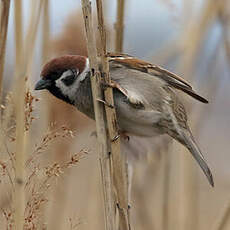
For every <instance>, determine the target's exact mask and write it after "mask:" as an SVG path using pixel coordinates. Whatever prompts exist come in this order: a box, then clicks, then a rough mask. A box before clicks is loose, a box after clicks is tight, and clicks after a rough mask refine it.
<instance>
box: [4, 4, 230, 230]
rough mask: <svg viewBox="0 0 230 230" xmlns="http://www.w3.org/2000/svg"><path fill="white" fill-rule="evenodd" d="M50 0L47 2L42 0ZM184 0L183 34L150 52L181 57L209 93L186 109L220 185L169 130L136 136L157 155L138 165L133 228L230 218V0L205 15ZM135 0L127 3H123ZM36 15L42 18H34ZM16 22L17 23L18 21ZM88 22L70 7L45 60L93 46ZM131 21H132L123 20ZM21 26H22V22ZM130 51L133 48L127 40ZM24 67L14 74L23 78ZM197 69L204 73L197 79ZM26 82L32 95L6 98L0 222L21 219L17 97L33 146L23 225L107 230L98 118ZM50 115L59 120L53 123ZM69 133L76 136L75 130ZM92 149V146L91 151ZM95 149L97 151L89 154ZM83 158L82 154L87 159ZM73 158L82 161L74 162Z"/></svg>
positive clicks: (219, 225)
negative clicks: (215, 31)
mask: <svg viewBox="0 0 230 230" xmlns="http://www.w3.org/2000/svg"><path fill="white" fill-rule="evenodd" d="M18 2H20V1H17V3H18ZM38 2H39V3H40V2H42V1H38ZM47 2H48V1H44V2H43V4H44V5H45V4H47ZM159 2H160V1H159ZM182 2H183V4H184V7H183V11H184V12H187V13H184V14H183V17H182V16H181V21H183V23H181V24H183V25H180V26H181V28H182V29H181V34H178V35H177V37H176V39H173V40H170V41H169V42H168V44H165V45H164V47H160V49H159V50H158V51H156V50H153V52H152V53H153V54H154V55H152V60H153V62H155V63H157V64H162V65H165V63H170V61H172V60H174V59H178V61H179V64H178V65H179V68H178V70H177V72H178V73H183V76H184V77H186V78H188V79H189V80H190V82H194V84H195V85H196V86H197V87H196V88H198V86H199V90H200V92H203V95H208V97H209V100H210V104H209V105H208V106H201V105H199V104H196V105H195V103H194V104H193V103H191V104H189V106H187V110H188V111H189V115H190V116H189V117H190V125H191V127H192V130H193V132H194V136H195V137H196V139H197V140H198V142H199V144H200V145H201V149H202V150H203V152H204V154H205V156H206V158H207V160H208V162H209V163H210V165H211V168H212V169H213V173H214V179H215V182H216V187H215V188H214V189H212V188H210V187H209V186H208V185H207V183H206V181H205V179H204V178H203V177H202V174H201V173H200V171H199V169H198V167H197V166H196V165H195V163H194V161H193V160H192V159H191V157H190V155H189V154H187V152H186V151H185V149H184V148H183V147H181V146H179V145H178V144H177V143H171V141H170V140H169V139H168V138H165V139H164V138H163V139H162V138H158V139H156V140H154V142H152V141H151V145H149V143H148V142H147V141H146V140H142V139H133V140H131V143H130V145H132V144H133V143H134V144H137V145H138V146H137V147H136V149H131V151H132V152H134V151H141V150H142V147H145V149H146V148H147V149H148V150H149V149H150V150H151V151H149V153H151V154H148V156H147V158H146V159H142V160H141V161H140V162H138V163H135V168H134V180H133V190H132V202H131V222H132V226H133V229H151V230H152V229H162V230H168V229H170V230H174V229H176V230H177V229H213V230H226V229H228V228H229V226H230V225H229V224H230V223H229V220H230V217H229V213H230V212H229V206H230V205H229V200H230V197H229V187H230V186H229V179H228V177H229V176H230V173H229V170H228V168H229V167H228V165H229V164H228V161H229V160H230V158H229V157H228V155H229V154H228V149H229V148H228V144H229V143H228V141H227V139H229V138H228V137H226V135H227V134H228V135H229V125H228V124H229V123H228V122H229V118H227V116H228V115H229V105H230V104H229V101H228V98H229V93H227V92H226V93H224V94H225V97H224V96H223V93H221V92H220V91H222V90H220V89H223V90H227V89H229V87H228V86H227V84H225V83H223V82H227V83H228V84H229V79H226V78H225V77H224V72H227V71H228V72H227V74H228V75H229V67H228V63H229V53H230V51H229V47H230V46H229V44H230V42H229V41H230V36H229V35H230V33H229V23H230V18H229V10H228V9H229V7H230V4H229V2H228V1H219V3H218V4H216V2H213V1H208V0H206V1H204V5H203V8H202V10H201V11H200V12H199V14H193V11H192V10H190V9H191V8H190V7H193V4H192V3H191V4H188V1H182ZM1 3H2V2H1ZM129 4H130V3H129V1H127V2H126V5H125V7H126V8H125V9H126V11H127V10H128V8H129ZM164 4H165V6H167V7H168V10H169V11H172V10H173V9H174V8H173V7H172V2H171V1H168V0H167V1H164ZM44 5H43V7H44ZM38 6H39V4H37V5H36V4H35V7H34V8H35V10H38V9H39V7H38ZM46 6H47V5H46ZM50 7H51V6H50ZM17 9H18V11H17V10H16V11H15V14H17V17H19V18H20V4H19V5H18V7H17ZM43 9H44V8H43ZM11 10H12V9H11ZM153 10H154V9H153ZM36 12H37V11H36ZM43 13H45V12H43ZM140 14H143V12H140ZM35 15H36V14H35ZM45 15H46V20H49V11H47V12H46V13H45ZM22 16H23V15H22ZM17 17H16V18H17ZM31 17H32V16H31ZM30 20H35V16H34V18H31V19H30ZM124 20H125V18H124ZM40 21H41V18H40ZM18 22H20V21H19V20H17V23H18ZM82 22H83V20H82V15H81V13H80V9H78V10H76V11H73V12H70V16H69V17H68V19H67V23H66V24H65V26H64V28H63V30H62V31H63V32H62V33H61V34H60V35H58V37H56V38H54V39H53V38H50V35H49V31H48V30H49V28H46V29H44V31H43V33H48V34H46V35H44V37H43V39H44V40H46V39H48V38H49V41H48V42H49V43H48V47H49V49H48V50H49V52H47V45H46V46H45V45H44V47H46V48H44V49H43V62H45V60H47V59H48V58H50V57H52V56H58V55H61V54H64V53H71V54H83V55H85V54H86V45H85V42H84V39H85V38H84V27H83V24H82ZM146 23H149V22H146ZM35 24H36V23H35ZM124 24H125V25H126V22H125V21H124ZM216 24H218V25H219V26H220V27H221V33H220V34H221V35H220V37H218V38H217V39H219V41H218V42H217V43H215V44H214V45H215V46H216V47H215V48H214V49H213V50H214V51H213V52H212V53H206V49H205V46H206V44H207V42H208V38H209V37H210V36H211V35H212V28H213V27H215V25H216ZM45 25H47V21H46V22H45ZM18 26H19V28H21V27H20V24H19V25H18ZM18 26H17V28H18ZM124 29H126V27H125V28H124ZM148 32H149V31H146V33H148ZM157 32H158V33H159V32H160V31H157ZM33 33H34V36H35V37H36V36H38V34H36V32H35V31H34V32H33ZM17 36H18V37H17V38H15V40H16V44H18V45H16V48H17V49H18V50H19V51H18V52H19V53H21V52H23V51H22V47H23V45H22V44H21V43H22V41H21V40H22V39H21V38H20V33H17ZM127 36H128V35H127ZM0 39H3V38H2V37H1V38H0ZM125 39H127V38H125ZM18 41H19V42H18ZM20 41H21V42H20ZM140 42H141V41H140ZM152 42H154V40H153V41H152ZM31 46H37V44H32V45H31ZM20 49H21V51H20ZM31 49H32V48H31ZM31 49H30V50H31ZM124 50H125V51H126V47H124ZM45 51H46V53H45ZM204 54H206V55H204ZM31 55H32V54H31ZM12 56H13V55H12ZM16 56H17V55H16ZM29 57H30V59H31V60H33V59H32V57H31V56H30V55H28V56H27V55H26V57H25V58H29ZM200 57H202V59H205V62H202V61H204V60H201V58H200ZM17 60H20V58H19V59H17ZM199 62H202V65H205V68H204V69H205V70H203V72H202V73H200V72H199V70H198V69H199V65H200V63H199ZM16 63H18V61H17V62H16ZM15 68H16V67H15ZM18 68H19V67H17V74H16V75H20V76H21V71H20V69H18ZM29 69H30V68H29ZM6 72H7V70H6ZM6 74H7V73H6ZM22 75H23V76H22V78H26V77H29V78H30V74H28V73H25V72H23V74H22ZM199 75H202V76H203V78H198V77H197V78H195V76H199ZM29 81H30V80H29ZM23 84H24V86H23V87H25V97H21V98H17V100H16V101H14V99H13V94H14V92H13V93H12V92H8V94H7V96H5V97H4V98H3V102H2V104H3V105H2V106H1V111H2V122H1V127H2V128H1V138H0V141H1V143H2V144H1V153H0V191H1V192H0V208H1V211H2V215H1V216H0V223H1V224H0V229H3V230H4V229H12V228H13V227H12V226H13V224H14V222H13V219H14V218H15V217H14V215H13V214H14V211H13V210H14V208H15V206H14V203H13V202H12V201H13V200H14V196H13V194H14V193H15V188H16V187H15V183H19V184H21V181H17V180H16V181H15V178H16V176H15V154H16V150H18V148H17V147H16V141H17V138H16V136H15V135H16V125H17V124H16V123H15V116H17V111H15V110H17V109H16V106H15V105H16V104H17V103H18V100H21V101H22V103H23V104H24V106H23V107H21V109H22V108H23V109H22V111H26V112H25V113H24V116H25V121H26V122H21V127H23V131H21V132H23V133H24V134H23V135H25V136H26V137H25V139H26V140H27V141H26V142H23V143H22V142H20V144H25V145H26V148H25V149H26V150H25V164H26V166H25V172H24V173H25V180H24V181H23V183H22V185H23V187H25V189H23V190H21V191H22V192H24V196H25V200H26V202H25V203H24V204H25V210H26V212H25V213H24V214H25V216H24V221H25V225H24V228H25V229H55V230H56V229H57V230H58V229H83V230H84V229H100V230H101V229H103V227H104V223H103V205H102V195H101V194H102V189H101V182H100V171H99V163H98V161H97V159H98V156H97V149H96V147H95V137H92V136H90V134H91V131H94V130H95V125H94V123H93V122H92V121H89V119H88V118H86V117H85V116H84V115H81V114H80V113H78V112H77V111H76V110H75V109H74V108H72V107H71V106H68V105H66V104H64V103H62V102H60V101H58V100H57V99H55V98H53V97H51V96H48V94H46V93H44V94H43V95H42V97H41V100H39V101H37V100H38V99H37V95H36V96H34V95H33V92H32V91H31V90H29V88H28V86H27V85H26V81H24V80H23ZM16 85H17V84H16ZM223 85H224V86H223ZM11 88H12V87H11ZM12 90H13V91H14V90H15V89H13V88H12ZM12 90H11V91H12ZM220 94H221V95H222V96H221V95H220ZM39 97H40V95H39ZM47 98H49V99H48V102H45V101H47ZM185 100H186V103H188V101H190V102H191V100H190V99H185ZM44 107H47V108H48V109H44ZM53 123H55V125H50V124H53ZM67 127H71V129H69V128H67ZM47 129H48V131H47ZM72 130H73V131H72ZM221 131H222V133H221ZM72 132H74V134H75V135H76V136H75V135H74V136H75V137H73V136H72V134H73V133H72ZM225 133H226V134H225ZM24 147H25V146H24ZM131 147H133V146H131ZM153 147H154V148H153ZM85 148H87V151H85V150H84V149H85ZM88 149H90V154H87V155H85V153H86V152H87V153H88ZM152 151H153V152H154V154H153V153H152ZM143 152H144V150H143ZM71 153H73V154H71ZM75 153H76V154H75ZM82 157H84V158H85V159H83V160H81V158H82ZM79 160H80V161H79ZM78 161H79V162H78ZM72 165H76V166H77V167H75V168H74V169H69V168H70V167H71V166H72ZM21 198H22V197H21ZM21 211H23V210H21ZM19 212H20V209H19ZM21 220H23V218H22V219H21Z"/></svg>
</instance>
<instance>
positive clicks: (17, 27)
mask: <svg viewBox="0 0 230 230" xmlns="http://www.w3.org/2000/svg"><path fill="white" fill-rule="evenodd" d="M14 31H15V35H14V36H15V72H16V73H17V72H18V70H19V69H20V65H21V61H22V60H21V59H22V51H23V37H22V31H23V24H22V0H17V1H14Z"/></svg>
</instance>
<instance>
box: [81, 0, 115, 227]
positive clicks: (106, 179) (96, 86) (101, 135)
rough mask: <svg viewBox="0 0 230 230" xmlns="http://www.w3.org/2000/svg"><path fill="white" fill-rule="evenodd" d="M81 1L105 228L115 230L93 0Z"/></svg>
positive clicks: (109, 158) (108, 148) (109, 159)
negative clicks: (94, 30)
mask: <svg viewBox="0 0 230 230" xmlns="http://www.w3.org/2000/svg"><path fill="white" fill-rule="evenodd" d="M81 2H82V11H83V17H84V22H85V31H86V38H87V49H88V56H89V62H90V67H91V74H92V76H91V85H92V93H93V100H94V111H95V119H96V130H97V139H98V143H99V151H100V163H101V176H102V186H103V196H104V209H105V229H106V230H115V229H116V227H115V207H114V206H115V200H114V194H113V183H112V181H113V180H112V179H113V178H112V173H111V157H110V154H109V153H110V146H109V141H108V134H107V125H106V117H105V111H104V106H103V105H102V104H101V103H100V102H98V99H101V100H103V94H102V90H101V86H100V83H101V76H100V72H99V67H98V61H97V53H96V45H95V40H94V32H93V25H92V8H91V2H90V1H89V0H82V1H81Z"/></svg>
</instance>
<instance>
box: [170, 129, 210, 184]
mask: <svg viewBox="0 0 230 230" xmlns="http://www.w3.org/2000/svg"><path fill="white" fill-rule="evenodd" d="M178 134H179V136H178V138H175V137H174V138H175V139H177V140H178V141H179V142H180V143H182V144H183V145H184V146H185V147H186V148H187V149H188V150H189V151H190V152H191V154H192V156H193V157H194V158H195V160H196V161H197V163H198V164H199V165H200V167H201V169H202V170H203V172H204V174H205V175H206V177H207V178H208V181H209V183H210V185H211V186H212V187H214V181H213V177H212V173H211V170H210V169H209V167H208V165H207V163H206V161H205V159H204V156H203V155H202V153H201V151H200V148H199V147H198V145H197V144H196V142H195V140H194V138H193V136H192V133H191V131H190V130H189V128H187V129H182V128H181V129H180V132H179V133H178Z"/></svg>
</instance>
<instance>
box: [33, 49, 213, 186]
mask: <svg viewBox="0 0 230 230" xmlns="http://www.w3.org/2000/svg"><path fill="white" fill-rule="evenodd" d="M106 56H107V59H108V62H109V71H110V77H111V84H110V85H107V87H112V89H113V97H114V107H115V109H116V115H117V120H118V127H119V132H120V133H123V134H124V135H126V136H132V135H133V136H141V137H155V136H159V135H163V134H166V135H169V136H170V137H172V138H173V139H175V140H176V141H178V142H179V143H181V144H182V145H183V146H185V147H186V148H187V149H188V151H189V152H190V153H191V154H192V156H193V157H194V159H195V160H196V161H197V163H198V164H199V166H200V167H201V169H202V170H203V173H204V174H205V175H206V177H207V179H208V181H209V183H210V185H211V186H214V180H213V176H212V173H211V170H210V168H209V166H208V164H207V163H206V160H205V158H204V156H203V154H202V152H201V150H200V148H199V146H198V145H197V143H196V141H195V139H194V137H193V135H192V132H191V129H190V127H189V125H188V119H187V114H186V110H185V107H184V105H183V103H182V102H181V99H180V96H179V94H178V91H182V92H184V93H185V94H187V95H189V96H191V97H193V98H194V99H196V100H198V101H200V102H202V103H208V101H207V100H206V99H205V98H204V97H202V96H200V95H199V94H198V93H196V92H195V91H194V90H193V88H192V86H191V85H190V84H189V83H188V82H187V81H185V80H184V79H183V78H182V77H180V76H178V75H176V74H174V73H172V72H170V71H168V70H166V69H164V68H162V67H160V66H158V65H154V64H151V63H148V62H146V61H143V60H140V59H138V58H136V57H133V56H130V55H128V54H116V53H108V54H107V55H106ZM99 65H100V63H99ZM91 75H92V73H91V68H90V63H89V59H88V57H85V56H80V55H63V56H60V57H56V58H53V59H51V60H50V61H48V62H47V63H46V64H45V65H44V66H43V68H42V71H41V74H40V77H41V79H40V80H39V81H38V82H37V83H36V85H35V90H44V89H46V90H48V91H49V92H50V93H51V94H53V95H54V96H55V97H57V98H59V99H61V100H63V101H65V102H67V103H68V104H71V105H73V106H75V107H76V108H77V109H78V110H79V111H80V112H82V113H84V114H85V115H87V116H88V117H89V118H91V119H95V115H94V108H93V96H92V91H91ZM102 85H103V82H102Z"/></svg>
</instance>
